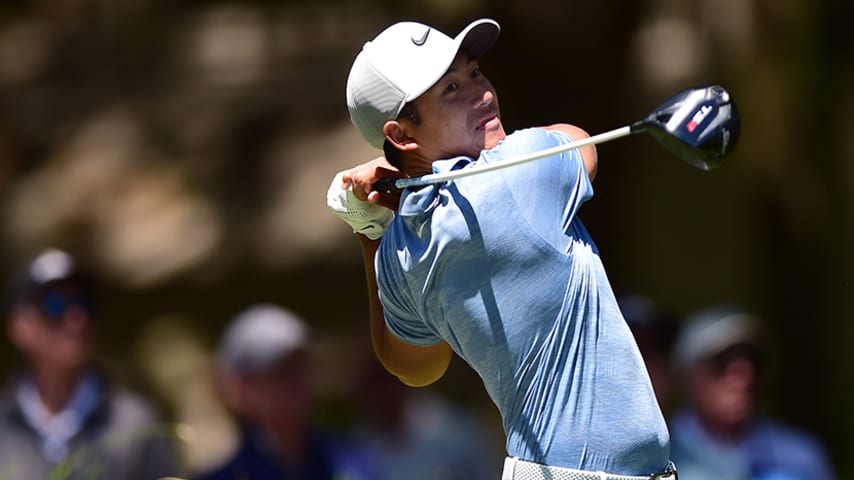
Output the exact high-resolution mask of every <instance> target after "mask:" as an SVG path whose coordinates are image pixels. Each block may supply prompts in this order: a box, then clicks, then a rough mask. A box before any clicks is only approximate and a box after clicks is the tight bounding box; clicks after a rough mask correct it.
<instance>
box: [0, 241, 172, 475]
mask: <svg viewBox="0 0 854 480" xmlns="http://www.w3.org/2000/svg"><path fill="white" fill-rule="evenodd" d="M8 287H9V288H8V291H7V296H6V305H5V306H6V309H5V314H6V315H5V318H6V332H7V334H8V336H9V340H10V341H11V344H12V345H13V347H15V349H17V350H18V351H19V352H20V354H21V356H22V358H23V361H24V364H25V368H24V369H23V371H22V372H21V373H20V374H19V375H16V376H15V378H13V379H12V380H11V382H10V383H9V384H8V385H7V386H6V387H5V388H4V390H3V392H2V393H0V478H2V479H4V480H33V479H47V478H62V479H65V478H80V479H86V480H152V479H157V478H161V477H167V476H174V475H178V474H180V473H183V472H182V471H181V470H180V468H179V455H178V450H177V449H176V445H175V442H174V438H173V437H170V436H169V435H167V433H168V431H167V429H165V428H164V425H163V424H162V421H161V420H160V417H159V415H158V413H157V412H156V411H155V410H154V408H153V407H152V406H151V405H150V403H149V402H148V401H147V400H146V399H144V398H143V397H141V396H139V395H137V394H134V393H132V392H130V391H128V390H127V389H126V388H124V387H122V386H121V385H119V384H117V383H116V382H115V381H114V380H113V379H111V378H109V377H108V376H107V375H105V374H104V373H103V369H100V368H97V367H96V366H95V364H94V363H95V362H94V361H93V352H94V348H95V345H94V337H95V329H96V323H97V322H96V319H95V317H96V315H95V305H94V298H93V297H94V285H93V283H92V278H91V277H90V276H89V275H86V274H85V273H84V271H83V269H82V268H81V267H80V265H79V263H78V262H77V261H76V259H74V258H73V257H72V256H71V255H69V254H68V253H67V252H64V251H61V250H57V249H46V250H44V251H42V252H40V253H39V254H38V255H36V256H35V257H33V258H32V259H30V260H28V261H26V262H25V263H24V264H23V265H22V267H21V268H20V269H19V271H18V272H17V274H16V275H14V276H13V277H12V279H11V282H10V284H9V285H8Z"/></svg>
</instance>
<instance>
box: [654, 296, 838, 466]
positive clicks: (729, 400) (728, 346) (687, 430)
mask: <svg viewBox="0 0 854 480" xmlns="http://www.w3.org/2000/svg"><path fill="white" fill-rule="evenodd" d="M765 333H766V331H765V330H764V328H763V326H762V324H761V322H760V320H759V319H758V318H757V317H756V316H754V315H752V314H750V313H749V312H746V311H744V310H742V309H740V308H737V307H731V306H715V307H711V308H708V309H706V310H703V311H700V312H697V313H695V314H694V315H692V316H690V317H689V318H688V319H687V322H686V324H685V325H684V326H683V327H682V329H681V331H680V332H679V335H678V337H677V339H676V344H675V348H674V360H675V363H676V369H677V371H678V372H679V373H680V374H681V375H682V382H683V386H684V388H685V398H684V400H685V405H684V408H683V409H682V410H680V411H679V412H677V413H676V415H675V416H674V417H673V420H672V422H671V425H670V432H671V442H672V443H671V449H672V450H671V456H672V458H673V460H674V462H676V465H678V467H679V476H680V477H684V478H689V479H691V480H705V479H715V480H720V479H728V480H748V479H756V480H801V479H803V480H828V479H832V478H835V477H834V474H833V470H832V468H831V465H830V463H829V461H828V458H827V456H826V454H825V451H824V448H823V446H822V445H821V443H820V441H819V440H818V439H817V438H816V437H815V436H813V435H812V434H811V433H808V432H806V431H804V430H801V429H800V428H797V427H795V426H792V425H789V424H787V423H785V422H783V421H781V420H779V419H775V418H771V417H769V416H768V415H766V414H764V413H763V412H762V411H761V399H760V391H761V380H762V377H763V374H764V368H763V367H764V363H765V356H766V347H767V345H768V343H767V335H766V334H765Z"/></svg>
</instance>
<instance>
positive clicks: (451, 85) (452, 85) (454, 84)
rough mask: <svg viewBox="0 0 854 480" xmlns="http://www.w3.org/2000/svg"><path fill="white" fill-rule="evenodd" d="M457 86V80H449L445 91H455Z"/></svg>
mask: <svg viewBox="0 0 854 480" xmlns="http://www.w3.org/2000/svg"><path fill="white" fill-rule="evenodd" d="M458 88H460V86H459V85H458V84H457V82H451V83H449V84H448V86H447V87H445V92H447V93H452V92H456V91H457V89H458Z"/></svg>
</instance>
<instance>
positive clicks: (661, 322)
mask: <svg viewBox="0 0 854 480" xmlns="http://www.w3.org/2000/svg"><path fill="white" fill-rule="evenodd" d="M617 302H618V303H619V304H620V310H621V311H622V312H623V317H624V318H625V319H626V323H628V324H629V328H630V329H631V330H632V334H633V335H634V336H635V340H636V341H637V343H638V348H639V349H640V352H641V355H642V356H643V360H644V364H646V369H647V371H648V372H649V377H650V380H652V387H653V388H654V389H655V396H656V398H657V399H658V404H659V405H660V406H661V410H662V411H663V412H664V413H665V415H669V414H670V412H671V407H672V405H673V400H674V399H673V397H674V393H675V392H673V386H674V385H673V381H672V379H673V369H672V368H671V362H670V357H671V352H672V350H673V342H674V341H675V340H676V332H677V330H678V324H677V322H676V318H675V316H673V315H672V314H671V313H670V312H669V311H667V310H665V309H664V308H662V307H661V306H660V305H658V304H657V303H656V302H654V301H653V300H652V299H650V298H648V297H646V296H643V295H638V294H632V295H622V296H620V297H619V298H618V299H617Z"/></svg>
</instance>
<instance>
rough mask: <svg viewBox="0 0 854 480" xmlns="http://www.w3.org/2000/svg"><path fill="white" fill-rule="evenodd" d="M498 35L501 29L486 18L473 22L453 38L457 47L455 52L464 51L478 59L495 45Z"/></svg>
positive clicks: (494, 22)
mask: <svg viewBox="0 0 854 480" xmlns="http://www.w3.org/2000/svg"><path fill="white" fill-rule="evenodd" d="M499 33H501V27H499V26H498V23H497V22H496V21H494V20H491V19H488V18H481V19H480V20H475V21H474V22H471V23H470V24H469V25H468V26H467V27H466V28H464V29H463V31H462V32H460V33H459V35H457V36H456V37H455V38H454V40H455V41H456V42H457V45H458V47H457V51H459V49H464V50H465V51H467V52H468V53H469V54H470V55H471V56H472V58H474V59H477V58H480V57H481V56H483V54H484V53H486V51H487V50H489V48H490V47H492V45H494V44H495V41H496V40H498V34H499Z"/></svg>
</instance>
